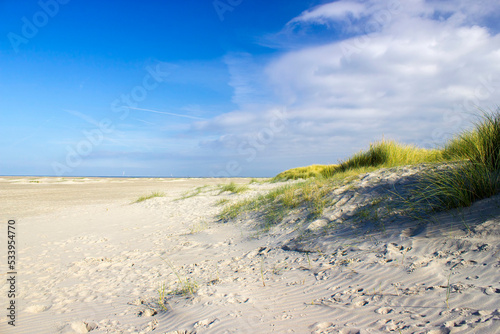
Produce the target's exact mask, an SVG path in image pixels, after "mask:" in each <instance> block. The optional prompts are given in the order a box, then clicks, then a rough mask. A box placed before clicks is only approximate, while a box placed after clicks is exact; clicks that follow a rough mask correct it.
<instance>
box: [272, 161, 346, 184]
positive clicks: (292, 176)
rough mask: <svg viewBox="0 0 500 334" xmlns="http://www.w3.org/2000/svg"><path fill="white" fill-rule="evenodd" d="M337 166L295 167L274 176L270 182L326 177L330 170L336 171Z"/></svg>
mask: <svg viewBox="0 0 500 334" xmlns="http://www.w3.org/2000/svg"><path fill="white" fill-rule="evenodd" d="M337 166H338V165H311V166H307V167H297V168H292V169H289V170H286V171H284V172H281V173H279V174H278V175H276V176H275V177H274V178H273V179H272V181H273V182H277V181H287V180H298V179H309V178H311V177H318V176H324V174H326V175H328V174H329V173H330V171H331V170H336V168H337Z"/></svg>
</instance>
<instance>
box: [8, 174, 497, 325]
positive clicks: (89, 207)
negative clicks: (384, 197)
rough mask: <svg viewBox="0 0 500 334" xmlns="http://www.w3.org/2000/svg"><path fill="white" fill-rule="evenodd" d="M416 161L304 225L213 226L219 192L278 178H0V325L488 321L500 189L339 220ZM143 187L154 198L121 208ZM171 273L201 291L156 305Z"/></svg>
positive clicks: (493, 300) (340, 194)
mask: <svg viewBox="0 0 500 334" xmlns="http://www.w3.org/2000/svg"><path fill="white" fill-rule="evenodd" d="M412 173H414V171H413V170H411V169H410V170H402V171H394V170H389V171H385V172H380V173H379V172H377V173H372V174H370V175H368V176H366V177H365V178H364V179H363V180H362V181H359V182H358V183H357V186H356V188H354V189H352V187H351V188H349V189H348V188H347V187H345V188H342V189H340V190H338V191H336V192H335V194H334V196H337V197H336V198H337V199H338V202H337V204H336V205H335V206H332V207H331V208H328V209H327V210H325V212H324V214H323V216H322V217H321V219H319V220H318V221H316V222H314V223H313V224H312V225H311V224H307V225H304V226H302V227H300V226H299V225H297V224H293V223H288V224H283V225H282V226H278V227H276V228H275V229H273V230H271V231H270V233H259V232H258V230H257V229H256V228H255V226H254V225H255V224H256V223H258V219H257V217H254V216H250V217H248V219H245V220H242V221H239V222H231V223H225V224H223V223H220V222H217V221H216V218H215V215H216V214H217V213H218V212H219V211H220V210H221V207H220V206H216V205H215V203H216V202H217V201H218V200H220V199H222V198H227V199H230V200H231V201H234V200H237V199H238V198H246V197H250V196H253V195H255V194H256V193H265V192H266V191H268V190H269V189H271V188H273V187H276V186H279V184H261V185H259V184H252V185H251V189H252V190H251V191H249V192H245V193H242V194H239V195H234V194H233V195H230V194H228V193H223V194H220V195H219V194H218V191H216V190H214V185H215V184H217V183H223V182H226V183H227V180H213V179H194V180H193V179H182V180H169V179H157V180H156V179H140V180H137V179H134V180H130V179H92V178H88V179H65V180H58V179H52V178H0V200H1V202H0V203H1V204H0V205H1V207H0V209H1V211H0V212H1V214H2V216H1V219H2V220H1V222H0V224H1V225H0V228H1V229H2V231H3V232H2V233H1V236H0V237H1V239H0V240H1V241H2V245H3V246H2V250H0V261H1V266H2V267H1V268H2V274H3V273H5V272H6V271H7V270H6V266H5V264H6V250H5V249H6V247H5V246H4V245H5V241H6V232H5V231H6V222H7V219H9V218H15V219H16V221H17V229H18V230H17V233H18V234H17V240H18V272H19V275H18V282H17V290H18V296H17V299H16V303H17V307H18V308H17V310H18V313H17V320H16V324H17V326H16V327H15V329H13V328H12V327H11V326H8V325H7V321H6V318H5V316H2V318H1V321H0V333H85V332H89V331H90V333H168V332H174V333H195V332H196V333H274V332H275V333H384V332H395V333H399V332H401V333H495V332H500V321H499V320H500V307H499V305H500V253H499V251H500V243H499V241H500V227H499V217H500V198H498V197H496V198H492V199H488V200H484V201H481V202H478V203H476V204H475V205H474V206H473V207H471V208H468V209H466V210H464V211H462V212H461V213H457V212H448V213H442V214H439V215H435V216H434V217H433V219H434V221H435V222H434V223H426V224H422V225H421V226H417V224H416V223H415V222H411V221H408V220H404V219H399V220H398V218H397V217H396V218H395V217H394V216H391V215H388V216H387V225H386V226H385V232H382V231H380V230H379V231H373V232H372V233H370V234H366V233H364V231H366V226H365V225H360V224H354V223H353V220H354V219H359V217H360V216H359V215H358V216H356V215H354V216H349V215H350V214H352V213H355V212H356V210H359V208H360V207H361V206H362V205H364V204H363V203H365V202H367V201H372V200H373V198H378V197H380V196H381V194H383V193H384V191H385V192H387V189H388V187H389V185H390V186H391V187H394V185H395V184H396V185H397V184H400V185H401V186H402V187H406V186H408V183H405V182H407V181H404V182H403V181H401V180H403V179H402V177H403V176H405V177H408V176H410V177H411V175H412ZM380 180H382V181H380ZM29 181H39V183H37V182H29ZM236 181H237V182H239V183H248V181H249V180H248V179H247V180H236ZM396 181H401V182H400V183H398V182H396ZM206 184H207V185H210V186H209V187H207V188H204V189H203V190H202V192H201V193H200V194H199V195H197V196H194V197H190V198H186V199H183V200H176V199H178V198H179V197H181V195H182V194H183V193H185V192H186V191H188V190H189V189H194V188H195V187H197V186H203V185H206ZM151 191H163V192H164V193H165V194H166V197H162V198H153V199H150V200H147V201H144V202H141V203H134V204H131V202H132V201H134V200H135V199H137V198H138V196H140V195H146V194H148V193H150V192H151ZM7 214H8V215H10V216H8V215H7ZM297 217H300V212H297V213H296V214H295V215H291V216H290V217H288V220H289V221H290V220H294V219H297ZM464 223H465V224H467V226H468V227H469V229H466V228H465V227H464V226H465V224H464ZM325 224H326V226H327V227H328V226H333V225H336V227H335V228H328V229H327V228H325V227H323V225H325ZM353 226H354V227H356V226H358V227H359V226H362V228H361V227H359V228H358V229H356V228H352V227H353ZM284 249H287V250H284ZM303 251H310V252H309V253H306V252H303ZM450 272H451V275H450ZM179 277H180V279H181V280H183V281H185V280H190V281H192V282H196V283H197V285H198V287H199V289H198V291H197V292H196V293H195V294H194V295H192V296H190V295H186V296H183V295H169V296H167V298H166V301H167V304H166V306H167V308H168V310H166V311H164V310H162V308H161V307H160V306H159V305H158V297H159V294H158V288H159V287H160V285H161V284H164V285H165V286H166V290H175V289H180V288H181V287H182V285H181V284H179ZM448 278H449V283H450V284H449V286H448ZM264 284H265V286H264ZM7 289H8V286H7V283H6V281H4V280H2V282H1V283H0V294H1V296H2V297H1V299H0V300H1V301H2V305H1V309H3V310H6V307H7V304H6V298H5V297H6V295H7ZM447 290H449V298H448V305H449V307H447V305H446V302H445V301H446V296H447ZM2 312H4V313H6V312H5V311H2ZM176 331H177V332H176Z"/></svg>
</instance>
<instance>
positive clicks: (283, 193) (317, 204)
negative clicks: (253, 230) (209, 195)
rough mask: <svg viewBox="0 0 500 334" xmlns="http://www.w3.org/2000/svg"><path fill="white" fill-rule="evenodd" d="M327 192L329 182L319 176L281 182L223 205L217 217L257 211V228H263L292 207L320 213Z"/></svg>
mask: <svg viewBox="0 0 500 334" xmlns="http://www.w3.org/2000/svg"><path fill="white" fill-rule="evenodd" d="M330 191H331V186H330V182H325V181H324V180H322V179H309V180H307V181H304V182H300V183H295V184H288V185H284V186H281V187H278V188H276V189H273V190H271V191H270V192H268V193H267V194H265V195H259V196H257V197H255V198H252V199H246V200H243V201H240V202H236V203H234V204H232V205H228V206H226V207H225V208H224V209H223V210H222V212H221V213H220V214H219V219H221V220H223V221H228V220H232V219H235V218H237V217H238V216H239V215H241V214H243V213H248V212H259V213H260V215H261V216H260V217H261V218H262V220H261V222H262V224H261V227H262V228H263V229H264V230H268V229H269V228H271V227H272V226H274V225H277V224H280V223H281V222H282V220H283V218H285V216H286V215H287V214H288V213H289V212H290V211H291V210H294V209H299V210H305V211H306V216H307V217H308V218H309V219H314V218H316V217H319V216H320V215H321V214H322V213H323V209H324V208H325V206H326V205H327V204H328V199H327V194H328V193H329V192H330Z"/></svg>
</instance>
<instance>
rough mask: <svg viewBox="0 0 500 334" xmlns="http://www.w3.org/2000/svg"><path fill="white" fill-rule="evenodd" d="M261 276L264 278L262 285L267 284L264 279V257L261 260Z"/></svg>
mask: <svg viewBox="0 0 500 334" xmlns="http://www.w3.org/2000/svg"><path fill="white" fill-rule="evenodd" d="M260 278H261V279H262V286H266V281H265V279H264V258H262V259H261V261H260Z"/></svg>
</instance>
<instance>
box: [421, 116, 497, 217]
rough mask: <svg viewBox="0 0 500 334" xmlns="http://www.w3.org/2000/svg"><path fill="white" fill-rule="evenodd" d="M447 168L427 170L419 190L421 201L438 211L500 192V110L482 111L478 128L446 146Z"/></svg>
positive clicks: (476, 124) (468, 204) (467, 203)
mask: <svg viewBox="0 0 500 334" xmlns="http://www.w3.org/2000/svg"><path fill="white" fill-rule="evenodd" d="M443 155H444V156H445V157H446V158H447V159H448V160H458V162H456V163H454V164H452V165H450V166H448V168H442V169H436V170H433V171H430V172H427V173H425V174H424V175H423V177H422V183H421V186H420V187H419V189H418V191H417V196H416V197H417V199H418V201H419V202H425V203H428V204H429V205H430V206H431V207H432V208H433V209H435V210H446V209H452V208H458V207H466V206H470V205H471V204H472V203H473V202H475V201H478V200H481V199H484V198H488V197H491V196H493V195H496V194H498V193H499V192H500V110H497V111H496V112H495V113H487V112H483V115H482V116H481V117H480V119H479V121H478V122H476V123H475V128H474V129H472V130H470V131H464V132H462V133H461V134H459V135H458V136H456V137H455V138H453V139H452V140H451V141H450V142H449V143H448V144H447V145H446V146H445V148H444V149H443Z"/></svg>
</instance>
